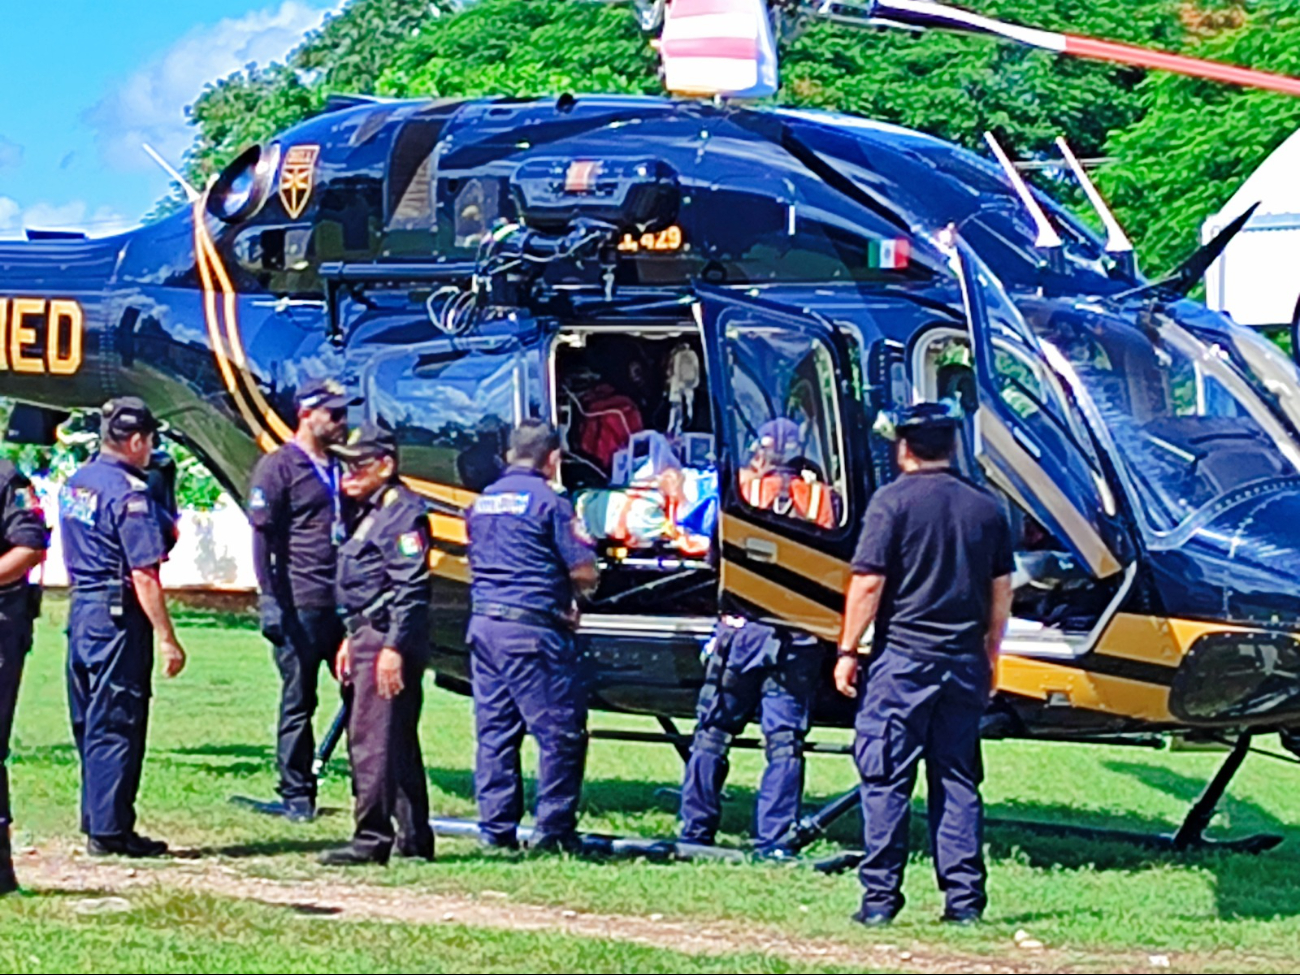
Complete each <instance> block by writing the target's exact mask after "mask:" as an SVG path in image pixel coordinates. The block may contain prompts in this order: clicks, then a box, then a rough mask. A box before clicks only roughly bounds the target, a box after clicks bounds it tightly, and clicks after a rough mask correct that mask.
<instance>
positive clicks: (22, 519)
mask: <svg viewBox="0 0 1300 975" xmlns="http://www.w3.org/2000/svg"><path fill="white" fill-rule="evenodd" d="M6 474H7V475H8V477H7V478H6V477H5V475H6ZM0 480H4V481H5V486H4V489H3V491H2V492H0V553H2V552H8V551H10V550H12V549H15V548H31V549H40V550H44V549H46V548H48V547H49V540H50V532H49V529H48V528H47V527H46V525H45V512H43V511H42V510H41V503H40V499H39V498H38V497H37V496H36V491H35V489H34V488H33V487H32V482H31V481H29V480H27V478H26V477H24V476H23V475H22V474H20V473H19V472H17V471H16V470H14V469H13V465H12V464H11V463H10V462H9V461H0ZM25 584H26V580H24V579H18V580H16V581H14V582H11V583H10V584H9V585H7V586H4V587H0V596H3V595H5V594H7V593H10V592H14V591H17V590H20V589H22V588H23V586H24V585H25Z"/></svg>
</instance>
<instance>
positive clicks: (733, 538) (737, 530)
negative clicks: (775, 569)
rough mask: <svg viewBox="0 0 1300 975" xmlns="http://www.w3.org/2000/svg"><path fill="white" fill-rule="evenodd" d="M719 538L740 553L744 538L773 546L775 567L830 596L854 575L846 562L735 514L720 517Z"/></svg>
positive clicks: (842, 590) (844, 585)
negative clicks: (828, 591) (807, 582)
mask: <svg viewBox="0 0 1300 975" xmlns="http://www.w3.org/2000/svg"><path fill="white" fill-rule="evenodd" d="M722 538H723V541H724V542H727V543H729V544H732V545H736V546H737V547H739V548H740V549H742V550H743V549H744V547H745V539H747V538H752V539H756V540H759V541H761V542H764V543H765V544H767V545H774V546H776V553H777V554H776V563H775V564H777V565H779V566H780V567H781V568H783V569H786V570H788V571H790V572H796V573H798V574H799V575H801V576H803V577H804V578H806V579H808V580H809V581H810V582H814V583H816V584H817V585H819V586H823V587H825V588H826V589H829V590H830V591H831V592H833V593H843V592H844V590H845V589H846V588H847V587H848V584H849V576H850V575H852V573H853V570H852V569H851V568H850V567H849V564H848V563H847V562H843V561H841V560H840V559H837V558H835V557H834V556H833V555H827V554H826V553H825V552H819V551H817V549H815V548H812V547H811V546H809V545H805V544H803V543H802V542H795V541H791V540H790V539H789V538H786V537H785V536H784V535H778V534H776V533H775V532H772V531H768V530H767V529H766V528H761V527H759V526H758V525H755V524H753V523H752V522H749V521H746V520H744V519H743V518H738V517H736V516H735V515H730V514H724V515H723V516H722Z"/></svg>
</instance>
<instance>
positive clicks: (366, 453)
mask: <svg viewBox="0 0 1300 975" xmlns="http://www.w3.org/2000/svg"><path fill="white" fill-rule="evenodd" d="M330 451H331V452H332V453H333V454H334V456H336V457H339V458H341V459H342V460H345V461H358V460H370V459H372V458H375V457H396V456H397V435H396V434H394V433H393V431H392V429H391V428H390V427H388V426H386V425H384V424H382V423H376V422H375V421H373V420H367V421H366V422H365V423H363V424H361V426H359V427H357V428H356V429H354V430H353V431H352V433H350V434H349V435H348V441H347V443H343V444H336V445H335V446H333V447H330Z"/></svg>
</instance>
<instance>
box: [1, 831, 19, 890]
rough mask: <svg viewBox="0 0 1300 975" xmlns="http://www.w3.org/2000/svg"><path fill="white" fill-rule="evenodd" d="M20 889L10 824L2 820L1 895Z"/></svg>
mask: <svg viewBox="0 0 1300 975" xmlns="http://www.w3.org/2000/svg"><path fill="white" fill-rule="evenodd" d="M17 889H18V878H17V877H15V876H14V857H13V850H12V849H11V848H10V846H9V824H8V823H5V822H0V897H3V896H4V895H5V894H12V893H13V892H14V891H16V890H17Z"/></svg>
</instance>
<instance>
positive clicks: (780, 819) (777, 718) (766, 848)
mask: <svg viewBox="0 0 1300 975" xmlns="http://www.w3.org/2000/svg"><path fill="white" fill-rule="evenodd" d="M822 659H823V657H822V655H821V654H819V653H818V647H817V642H816V640H814V639H813V638H812V637H810V636H807V635H806V634H798V633H793V632H790V631H778V630H777V629H775V628H774V627H771V626H767V625H765V624H763V623H758V622H756V621H753V620H746V619H744V618H743V617H738V616H724V617H723V618H722V619H721V620H720V621H719V623H718V625H717V627H716V628H715V630H714V635H713V645H712V647H711V648H710V652H709V658H708V662H707V664H706V665H705V673H704V687H703V688H701V690H700V698H699V703H698V705H697V707H696V718H697V720H696V724H695V741H694V744H693V745H692V748H691V757H690V760H689V761H688V762H687V763H686V776H685V780H684V781H683V783H682V801H681V819H682V831H681V840H682V842H683V843H699V844H704V845H712V844H713V842H714V838H715V836H716V834H717V831H718V825H719V823H720V821H721V819H722V787H723V785H725V784H726V781H727V772H728V771H729V770H730V763H729V761H728V757H727V756H728V753H729V752H730V749H731V743H732V741H733V740H734V739H735V737H736V736H737V735H739V734H740V733H741V732H743V731H744V730H745V725H746V724H748V723H749V722H750V721H752V720H753V719H754V718H755V717H756V716H757V717H758V719H759V725H760V727H761V728H762V729H763V738H764V742H765V745H766V750H767V767H766V768H765V769H764V771H763V779H762V782H761V783H760V784H759V787H758V801H757V803H756V805H755V807H754V840H755V843H754V847H755V852H756V853H757V854H758V855H759V856H762V857H766V858H770V859H783V858H785V857H790V856H793V855H794V854H793V853H792V852H791V851H790V850H789V848H788V847H786V846H785V845H784V844H785V842H786V841H787V840H788V836H787V834H788V833H789V832H790V828H791V827H792V826H793V825H794V823H795V820H796V819H798V817H799V807H800V804H801V803H802V801H803V781H804V759H803V742H804V738H805V737H806V736H807V734H808V717H809V711H810V710H811V707H812V698H813V692H814V691H815V689H816V681H817V673H818V670H819V665H820V662H821V660H822Z"/></svg>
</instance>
